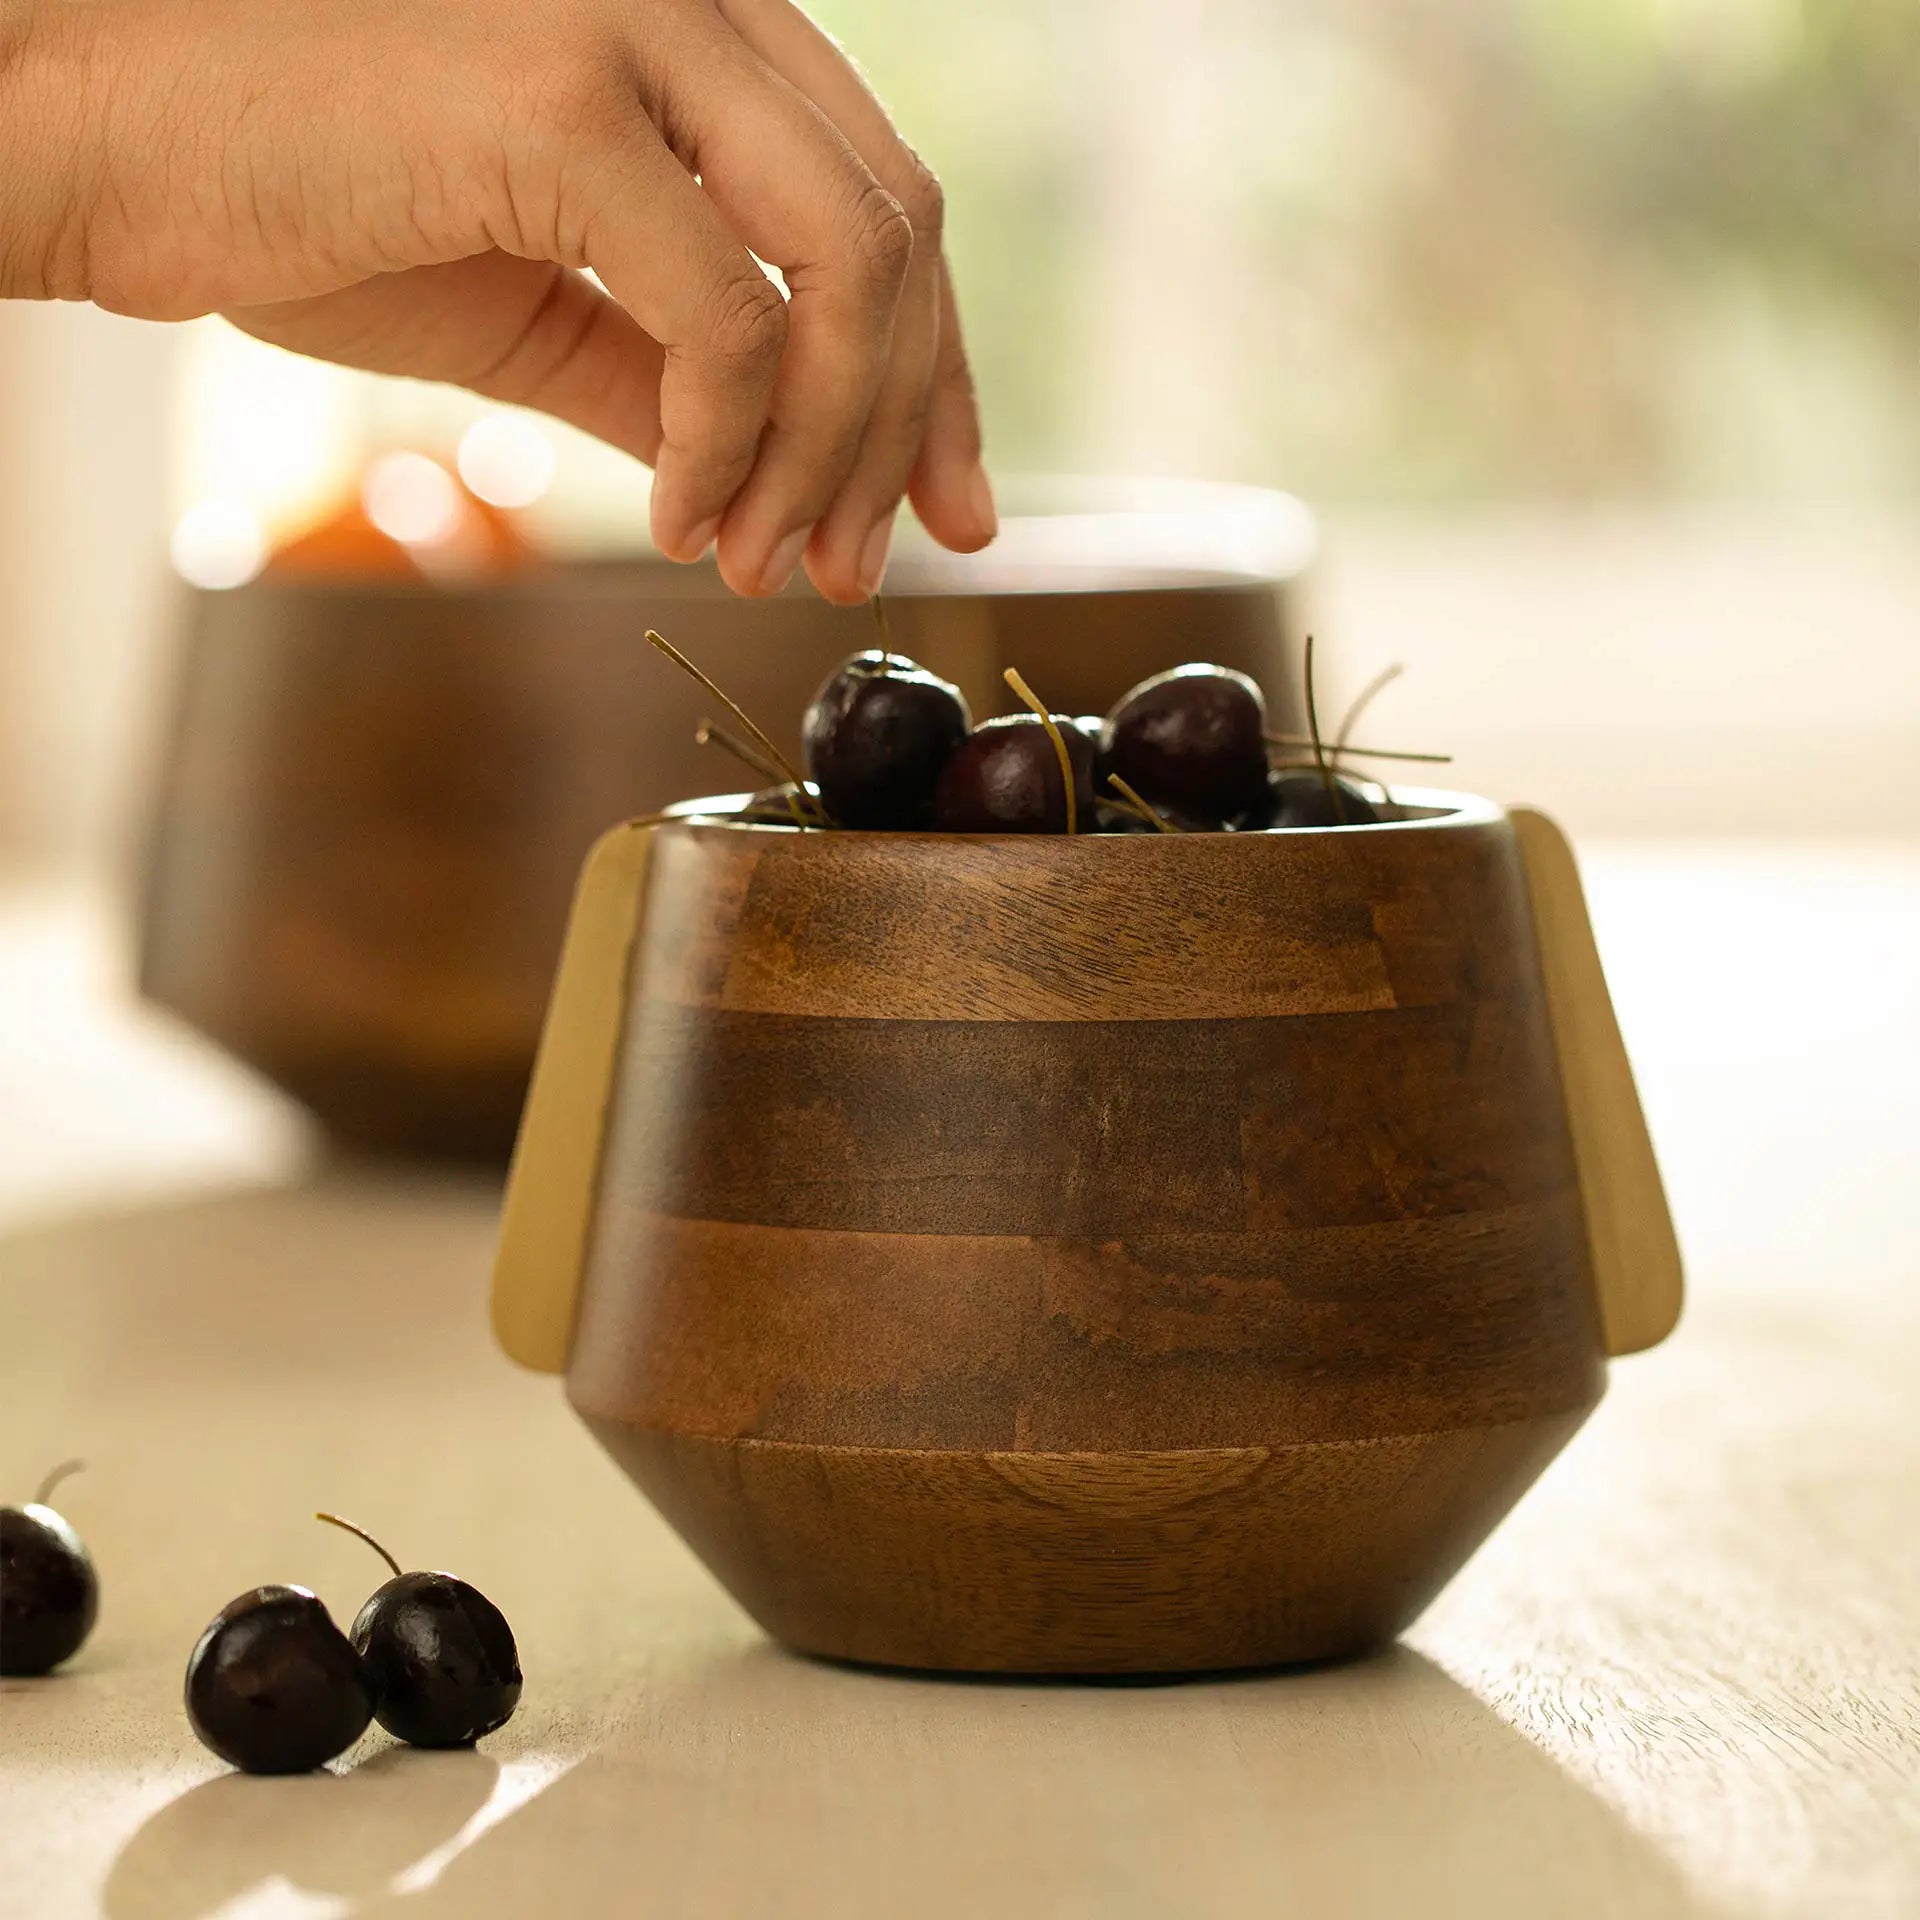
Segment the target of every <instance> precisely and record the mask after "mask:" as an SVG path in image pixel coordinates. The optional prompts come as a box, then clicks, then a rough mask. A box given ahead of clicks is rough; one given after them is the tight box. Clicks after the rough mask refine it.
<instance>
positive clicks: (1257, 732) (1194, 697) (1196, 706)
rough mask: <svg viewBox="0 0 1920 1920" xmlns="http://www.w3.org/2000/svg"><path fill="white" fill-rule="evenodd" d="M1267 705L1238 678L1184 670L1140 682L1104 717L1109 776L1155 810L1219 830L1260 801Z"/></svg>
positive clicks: (1226, 672)
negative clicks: (1135, 791) (1112, 774)
mask: <svg viewBox="0 0 1920 1920" xmlns="http://www.w3.org/2000/svg"><path fill="white" fill-rule="evenodd" d="M1266 730H1267V703H1266V701H1265V700H1264V699H1263V698H1262V697H1261V693H1260V689H1259V688H1258V687H1257V686H1256V685H1255V684H1254V683H1253V682H1252V681H1251V680H1249V679H1248V678H1247V676H1246V675H1245V674H1244V673H1235V672H1234V671H1233V670H1232V669H1231V668H1230V667H1210V666H1200V665H1196V666H1185V667H1175V668H1174V669H1173V670H1172V671H1171V672H1169V673H1156V674H1155V675H1154V676H1153V678H1152V679H1150V680H1142V681H1141V682H1140V684H1139V685H1138V686H1137V687H1135V688H1134V689H1133V690H1132V692H1130V693H1129V694H1127V695H1126V696H1125V698H1124V699H1122V700H1121V702H1120V704H1119V705H1118V706H1116V707H1115V708H1114V709H1113V711H1112V712H1111V713H1110V714H1108V715H1107V720H1106V727H1105V730H1104V733H1103V735H1102V741H1103V745H1104V747H1105V751H1106V757H1107V760H1108V762H1109V764H1110V767H1111V771H1113V772H1115V773H1117V774H1119V775H1120V777H1121V778H1122V779H1123V780H1125V781H1126V782H1127V783H1128V784H1129V785H1130V786H1132V787H1135V788H1136V789H1138V791H1139V792H1140V794H1141V796H1142V797H1143V798H1144V799H1147V800H1151V801H1152V802H1153V803H1154V804H1155V805H1156V806H1161V807H1170V808H1174V809H1176V810H1177V811H1178V812H1179V813H1181V814H1182V815H1183V816H1185V817H1187V818H1190V819H1194V820H1199V821H1204V822H1206V823H1207V824H1209V825H1212V826H1220V825H1222V824H1224V823H1225V822H1226V821H1228V820H1233V819H1237V818H1238V817H1239V816H1240V815H1242V814H1244V813H1245V812H1246V811H1247V810H1248V809H1249V808H1250V807H1253V806H1255V805H1257V804H1258V802H1259V799H1260V792H1261V788H1262V787H1263V786H1264V784H1265V782H1266V778H1267V743H1266Z"/></svg>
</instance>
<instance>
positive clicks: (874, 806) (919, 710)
mask: <svg viewBox="0 0 1920 1920" xmlns="http://www.w3.org/2000/svg"><path fill="white" fill-rule="evenodd" d="M972 725H973V716H972V714H971V713H969V712H968V710H967V703H966V699H965V697H964V696H963V695H962V694H961V692H960V689H959V688H958V687H956V686H954V685H953V684H952V683H951V682H950V681H946V680H942V679H941V678H940V677H939V676H938V675H937V674H933V673H929V672H928V671H927V670H926V668H925V667H923V666H921V665H919V663H918V662H916V661H913V660H909V659H908V658H907V657H906V655H904V654H899V653H884V652H881V651H880V650H878V649H876V648H869V649H868V650H867V651H866V652H864V653H856V654H854V655H853V656H852V657H851V658H850V659H848V660H846V661H844V662H842V663H841V665H840V666H839V667H838V668H836V669H835V670H834V672H833V673H832V674H830V675H829V676H828V677H827V679H826V681H825V682H824V684H823V685H822V686H821V688H820V691H819V692H818V693H816V694H815V695H814V696H813V701H812V704H811V705H810V706H809V707H808V708H807V711H806V717H805V718H804V720H802V722H801V727H800V737H801V743H802V746H803V748H804V750H805V758H806V768H807V772H808V774H809V775H810V776H811V777H812V779H813V780H814V781H816V782H817V783H818V785H819V788H820V797H821V798H822V799H823V800H824V801H825V802H826V807H827V811H828V813H829V814H830V815H831V816H832V817H833V819H834V820H835V822H836V823H837V824H839V825H840V826H843V827H868V828H895V829H900V830H910V829H912V828H915V827H924V826H926V824H927V823H928V821H929V819H930V818H931V817H932V813H933V790H934V787H935V785H936V784H937V783H938V781H939V778H940V771H941V769H942V768H943V767H944V766H945V765H946V763H947V758H948V756H949V755H950V754H951V753H952V752H953V750H954V749H955V748H956V747H957V746H959V744H960V743H961V741H963V740H964V739H965V738H966V737H967V733H968V731H969V729H970V728H971V727H972Z"/></svg>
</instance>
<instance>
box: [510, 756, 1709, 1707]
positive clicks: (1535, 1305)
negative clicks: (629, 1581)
mask: <svg viewBox="0 0 1920 1920" xmlns="http://www.w3.org/2000/svg"><path fill="white" fill-rule="evenodd" d="M1413 798H1414V799H1415V801H1416V805H1415V807H1414V808H1413V812H1414V813H1415V815H1416V817H1413V818H1409V819H1408V820H1406V821H1405V822H1403V823H1400V824H1393V825H1383V826H1378V827H1366V828H1343V829H1332V830H1324V831H1305V832H1286V833H1265V834H1207V835H1200V834H1193V835H1181V836H1164V837H1163V836H1157V835H1136V836H1124V837H1120V836H1116V837H1110V838H1079V839H1069V838H1066V837H1065V836H1052V837H1029V838H1020V837H993V838H989V837H978V838H971V837H942V836H937V835H896V834H855V833H834V832H811V833H798V832H794V831H791V830H782V829H777V828H753V827H740V826H729V825H724V824H719V823H717V822H714V821H712V820H704V821H703V820H701V819H699V818H693V817H689V818H686V819H682V820H675V821H673V822H670V823H668V824H666V825H664V826H661V827H657V828H647V827H633V828H628V829H624V830H622V831H621V832H619V833H616V834H614V835H612V836H609V838H608V839H607V840H606V841H604V842H603V843H602V844H601V846H600V848H599V849H598V850H597V852H596V855H595V857H594V860H593V862H592V863H591V865H590V866H589V868H588V871H587V874H586V876H585V879H584V881H583V885H582V889H581V892H580V895H579V898H578V903H577V905H576V909H575V920H574V929H573V932H572V934H571V936H570V939H569V945H568V949H567V953H566V957H565V959H564V961H563V965H562V972H561V976H560V981H559V984H558V987H557V989H556V996H555V1001H554V1005H553V1008H552V1011H551V1013H550V1016H549V1023H548V1028H547V1034H546V1039H545V1042H544V1045H543V1051H542V1056H541V1064H540V1066H539V1069H538V1071H537V1074H536V1079H535V1084H534V1092H533V1095H532V1099H531V1101H530V1103H529V1108H528V1114H527V1119H526V1123H525V1129H524V1131H523V1134H522V1137H521V1141H520V1148H519V1152H518V1155H517V1157H516V1162H515V1169H514V1175H513V1182H512V1186H511V1188H510V1192H509V1198H508V1205H507V1213H506V1217H505V1225H504V1231H503V1238H502V1246H501V1254H500V1265H499V1271H498V1274H497V1278H496V1307H495V1318H496V1325H497V1327H498V1329H499V1332H500V1335H501V1338H502V1340H503V1343H504V1344H505V1345H506V1347H507V1349H508V1351H509V1352H510V1353H512V1354H514V1355H515V1357H517V1358H519V1359H521V1360H523V1361H525V1362H526V1363H528V1364H530V1365H535V1366H542V1367H547V1368H551V1369H556V1370H557V1369H560V1368H562V1367H564V1370H565V1374H566V1385H567V1392H568V1395H569V1397H570V1399H571V1401H572V1403H573V1405H574V1406H575V1408H576V1409H577V1410H578V1411H579V1413H580V1414H581V1416H582V1417H583V1418H584V1419H585V1421H586V1422H587V1424H588V1425H589V1427H591V1429H592V1430H593V1432H594V1433H595V1434H596V1435H597V1436H598V1437H599V1438H600V1440H601V1441H602V1442H603V1443H604V1444H605V1446H606V1447H607V1449H608V1450H609V1452H610V1453H611V1454H612V1455H613V1457H614V1458H615V1459H616V1460H617V1461H618V1462H619V1464H620V1465H621V1466H622V1467H623V1468H624V1469H625V1470H626V1471H627V1472H628V1473H629V1474H630V1475H631V1476H632V1477H633V1478H634V1480H635V1481H636V1482H637V1483H638V1484H639V1485H640V1486H641V1487H642V1488H643V1489H644V1490H645V1491H646V1493H647V1494H648V1495H649V1496H650V1497H651V1498H652V1499H653V1500H654V1502H655V1503H656V1504H657V1505H658V1506H659V1508H660V1509H661V1511H662V1512H663V1513H665V1514H666V1516H667V1517H668V1518H669V1519H670V1520H671V1521H672V1522H673V1523H674V1525H675V1526H676V1527H678V1528H679V1530H680V1531H681V1532H682V1533H683V1534H684V1535H685V1537H686V1539H687V1540H688V1541H689V1543H690V1544H691V1545H692V1546H693V1547H694V1549H695V1550H696V1551H697V1552H698V1553H699V1554H700V1555H701V1556H702V1557H703V1558H704V1559H705V1560H706V1562H707V1564H708V1565H709V1566H710V1567H711V1568H712V1570H713V1571H714V1572H715V1573H716V1574H717V1575H718V1576H719V1578H720V1579H721V1580H722V1581H723V1582H725V1584H726V1585H727V1587H728V1588H729V1589H730V1590H731V1591H732V1593H733V1594H734V1595H735V1597H736V1598H737V1599H738V1600H739V1601H740V1602H741V1603H742V1605H744V1606H745V1607H746V1608H747V1609H748V1611H749V1612H751V1613H752V1614H753V1615H754V1617H755V1618H756V1619H757V1620H759V1621H760V1622H761V1623H762V1625H764V1626H765V1627H766V1629H767V1630H768V1631H769V1632H770V1633H772V1634H774V1635H776V1636H777V1637H778V1638H780V1639H781V1640H783V1641H785V1642H787V1643H788V1644H789V1645H791V1646H793V1647H796V1648H799V1649H802V1650H804V1651H806V1652H810V1653H817V1654H826V1655H831V1656H835V1657H838V1658H843V1659H849V1660H858V1661H868V1662H878V1663H883V1664H887V1665H897V1666H905V1667H921V1668H955V1669H969V1670H982V1671H1011V1672H1173V1671H1187V1670H1195V1669H1214V1668H1228V1667H1239V1666H1250V1665H1267V1664H1272V1663H1276V1662H1293V1661H1305V1660H1317V1659H1323V1658H1327V1657H1330V1656H1335V1655H1343V1654H1351V1653H1354V1652H1357V1651H1360V1650H1361V1649H1364V1648H1367V1647H1370V1646H1374V1645H1376V1644H1378V1643H1380V1642H1382V1641H1384V1640H1387V1639H1389V1638H1391V1637H1392V1636H1393V1635H1394V1634H1396V1633H1397V1632H1399V1631H1400V1629H1401V1628H1403V1627H1404V1626H1405V1625H1406V1624H1407V1623H1408V1622H1409V1621H1410V1620H1411V1619H1412V1618H1413V1617H1414V1615H1415V1614H1417V1613H1418V1612H1419V1611H1420V1609H1421V1608H1422V1607H1423V1606H1424V1605H1425V1604H1426V1603H1427V1601H1428V1600H1429V1599H1430V1598H1431V1597H1432V1595H1433V1594H1434V1593H1435V1592H1436V1591H1438V1589H1439V1587H1440V1586H1441V1584H1442V1583H1443V1582H1444V1581H1445V1580H1446V1579H1447V1578H1448V1577H1449V1576H1450V1575H1451V1574H1452V1573H1453V1571H1454V1570H1455V1569H1456V1568H1457V1567H1458V1566H1459V1565H1460V1564H1461V1562H1462V1561H1463V1560H1464V1559H1465V1558H1466V1556H1467V1555H1468V1554H1469V1553H1470V1552H1471V1551H1472V1550H1473V1549H1474V1547H1475V1546H1476V1545H1478V1543H1479V1542H1480V1540H1481V1539H1482V1538H1483V1537H1484V1536H1485V1535H1486V1533H1487V1531H1488V1530H1489V1529H1490V1528H1491V1527H1492V1526H1493V1525H1494V1523H1495V1522H1496V1521H1497V1520H1498V1519H1499V1518H1500V1517H1501V1515H1502V1514H1503V1513H1504V1512H1505V1511H1506V1510H1507V1508H1508V1507H1509V1506H1510V1505H1511V1503H1512V1502H1513V1501H1514V1500H1515V1499H1516V1498H1517V1497H1518V1495H1519V1494H1520V1493H1521V1492H1522V1491H1523V1490H1524V1489H1525V1488H1526V1486H1527V1485H1528V1484H1529V1483H1530V1482H1531V1481H1532V1480H1533V1478H1534V1477H1535V1476H1536V1475H1537V1474H1538V1473H1539V1472H1540V1470H1541V1468H1542V1467H1543V1466H1544V1465H1545V1464H1546V1462H1547V1461H1548V1460H1549V1459H1550V1458H1551V1457H1552V1455H1553V1454H1554V1453H1555V1452H1556V1451H1557V1450H1558V1449H1559V1448H1560V1447H1561V1446H1562V1445H1563V1444H1564V1443H1565V1441H1566V1440H1567V1438H1568V1436H1569V1435H1570V1434H1571V1433H1572V1432H1573V1431H1574V1429H1575V1428H1576V1427H1578V1426H1579V1424H1580V1423H1581V1421H1582V1420H1584V1419H1585V1417H1586V1415H1587V1413H1588V1412H1589V1411H1590V1410H1591V1408H1592V1407H1593V1406H1594V1404H1595V1403H1596V1401H1597V1400H1598V1399H1599V1397H1600V1393H1601V1389H1602V1382H1603V1373H1604V1364H1603V1363H1604V1358H1605V1356H1606V1354H1607V1353H1608V1352H1610V1351H1611V1352H1616V1353H1617V1352H1625V1351H1629V1350H1631V1349H1633V1348H1635V1347H1638V1346H1644V1345H1648V1344H1651V1343H1652V1342H1653V1341H1654V1340H1657V1339H1659V1338H1660V1337H1662V1336H1663V1335H1664V1333H1665V1332H1666V1331H1667V1328H1668V1327H1669V1326H1670V1325H1671V1323H1672V1320H1673V1318H1674V1315H1675V1314H1676V1313H1677V1311H1678V1303H1679V1268H1678V1260H1677V1254H1676V1253H1675V1250H1674V1246H1673V1240H1672V1233H1671V1227H1670V1225H1669V1223H1668V1220H1667V1215H1666V1209H1665V1204H1664V1200H1663V1198H1662V1196H1661V1192H1660V1186H1659V1178H1658V1173H1657V1170H1656V1169H1655V1167H1654V1163H1653V1159H1652V1153H1651V1148H1650V1147H1649V1146H1648V1143H1647V1138H1646V1134H1645V1131H1644V1128H1643V1126H1642V1125H1641V1122H1640V1118H1639V1111H1638V1106H1637V1103H1636V1102H1635V1100H1634V1096H1633V1091H1632V1083H1631V1079H1630V1076H1629V1075H1628V1073H1627V1069H1626V1063H1625V1056H1624V1054H1623V1053H1622V1052H1621V1050H1620V1046H1619V1040H1618V1035H1617V1032H1616V1031H1615V1029H1614V1027H1613V1024H1612V1017H1611V1012H1610V1010H1609V1008H1608V1006H1607V1002H1606V995H1605V987H1604V982H1603V981H1602V980H1601V978H1600V974H1599V967H1598V961H1597V959H1596V957H1595V956H1594V952H1593V947H1592V943H1591V938H1590V935H1589V934H1588V932H1587V928H1586V921H1585V915H1584V909H1583V907H1582V905H1581V902H1580V894H1579V886H1578V880H1577V876H1576V875H1575V873H1574V869H1573V866H1572V860H1571V855H1570V854H1569V853H1568V851H1567V849H1566V845H1565V842H1564V841H1563V840H1561V839H1560V837H1559V836H1558V834H1557V832H1556V831H1555V830H1554V829H1553V828H1552V827H1551V826H1550V825H1549V824H1548V823H1547V822H1545V821H1544V820H1543V819H1541V818H1540V816H1538V815H1525V814H1522V815H1515V816H1509V815H1507V814H1504V813H1502V812H1501V811H1500V810H1499V809H1498V808H1496V807H1494V806H1492V805H1490V804H1488V803H1486V802H1483V801H1477V800H1472V799H1468V798H1465V797H1462V796H1449V795H1438V794H1424V795H1419V796H1414V797H1413Z"/></svg>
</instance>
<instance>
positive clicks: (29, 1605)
mask: <svg viewBox="0 0 1920 1920" xmlns="http://www.w3.org/2000/svg"><path fill="white" fill-rule="evenodd" d="M80 1464H81V1463H80V1462H79V1461H78V1460H69V1461H68V1462H67V1463H66V1464H65V1465H64V1466H61V1467H56V1468H55V1469H54V1470H53V1472H52V1473H50V1474H48V1475H47V1477H46V1480H45V1481H44V1482H43V1483H42V1485H41V1488H40V1491H39V1492H38V1493H36V1494H35V1495H34V1496H33V1498H32V1499H31V1500H29V1501H28V1502H27V1504H26V1505H25V1506H24V1507H0V1673H4V1674H14V1675H23V1674H35V1673H51V1672H52V1671H53V1669H54V1668H55V1667H57V1666H58V1665H59V1664H60V1663H61V1661H63V1660H67V1659H71V1658H72V1656H73V1655H74V1654H75V1653H77V1652H78V1651H79V1650H80V1644H81V1642H82V1641H84V1640H85V1639H86V1637H87V1635H88V1634H90V1633H91V1632H92V1631H93V1623H94V1620H95V1619H96V1617H97V1616H98V1614H99V1612H100V1581H99V1577H98V1576H97V1575H96V1574H95V1573H94V1570H93V1561H92V1559H91V1558H90V1557H89V1556H88V1553H87V1550H86V1547H85V1546H84V1545H83V1544H82V1542H81V1539H80V1536H79V1535H78V1534H77V1533H75V1532H74V1530H73V1528H72V1527H71V1526H69V1525H68V1524H67V1522H66V1520H65V1519H64V1518H63V1517H62V1516H61V1515H60V1514H58V1513H56V1512H55V1511H54V1510H53V1509H52V1508H51V1507H50V1506H48V1505H47V1496H48V1495H49V1494H50V1493H52V1491H53V1490H54V1488H55V1487H56V1486H58V1485H59V1484H60V1482H61V1481H62V1480H64V1479H65V1478H66V1477H67V1475H68V1474H69V1473H73V1472H76V1471H78V1469H79V1467H80Z"/></svg>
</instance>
